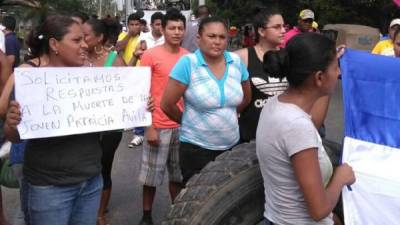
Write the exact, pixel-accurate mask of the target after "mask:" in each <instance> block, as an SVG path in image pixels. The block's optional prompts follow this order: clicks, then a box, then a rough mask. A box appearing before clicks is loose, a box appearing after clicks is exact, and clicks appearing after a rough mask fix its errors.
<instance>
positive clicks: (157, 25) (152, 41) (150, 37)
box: [139, 12, 164, 49]
mask: <svg viewBox="0 0 400 225" xmlns="http://www.w3.org/2000/svg"><path fill="white" fill-rule="evenodd" d="M163 17H164V14H162V12H155V13H154V14H153V15H151V19H150V22H151V24H150V27H151V32H147V33H141V34H140V37H139V39H140V40H144V41H146V45H147V49H149V48H152V47H154V46H157V45H162V44H164V36H163V35H162V33H161V22H162V19H163Z"/></svg>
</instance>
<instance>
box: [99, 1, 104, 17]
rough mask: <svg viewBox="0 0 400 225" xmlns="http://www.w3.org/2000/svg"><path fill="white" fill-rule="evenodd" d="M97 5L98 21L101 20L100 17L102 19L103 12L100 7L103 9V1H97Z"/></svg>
mask: <svg viewBox="0 0 400 225" xmlns="http://www.w3.org/2000/svg"><path fill="white" fill-rule="evenodd" d="M99 4H100V7H99V19H101V18H102V17H103V15H102V14H103V12H102V11H103V10H102V7H103V0H100V1H99Z"/></svg>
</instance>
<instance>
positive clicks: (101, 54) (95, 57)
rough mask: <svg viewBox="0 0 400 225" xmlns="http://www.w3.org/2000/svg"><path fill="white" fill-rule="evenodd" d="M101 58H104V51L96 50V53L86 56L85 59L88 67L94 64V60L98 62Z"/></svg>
mask: <svg viewBox="0 0 400 225" xmlns="http://www.w3.org/2000/svg"><path fill="white" fill-rule="evenodd" d="M102 58H104V51H101V52H99V53H97V52H96V54H95V55H92V57H90V55H89V56H88V58H87V61H88V63H89V67H93V66H95V64H96V62H98V61H99V60H101V59H102Z"/></svg>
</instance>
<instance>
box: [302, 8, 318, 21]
mask: <svg viewBox="0 0 400 225" xmlns="http://www.w3.org/2000/svg"><path fill="white" fill-rule="evenodd" d="M299 17H300V19H302V20H306V19H313V20H314V12H313V11H312V10H310V9H303V10H301V12H300V14H299Z"/></svg>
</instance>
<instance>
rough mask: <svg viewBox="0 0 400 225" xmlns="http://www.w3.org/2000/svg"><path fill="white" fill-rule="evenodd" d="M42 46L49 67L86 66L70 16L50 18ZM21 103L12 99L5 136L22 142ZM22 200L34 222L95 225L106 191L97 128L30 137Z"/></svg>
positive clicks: (78, 32)
mask: <svg viewBox="0 0 400 225" xmlns="http://www.w3.org/2000/svg"><path fill="white" fill-rule="evenodd" d="M42 32H43V33H42V34H40V36H41V38H40V43H41V44H40V46H41V47H42V48H43V49H45V52H44V53H45V54H47V55H48V56H49V64H48V66H51V67H77V66H82V65H84V62H85V59H86V50H87V45H86V43H85V41H84V35H83V32H82V28H81V26H80V25H79V24H78V23H76V22H75V21H74V20H72V19H71V18H69V17H65V16H52V17H49V18H47V19H46V21H45V22H44V24H43V30H42ZM20 121H21V111H20V106H19V104H18V102H16V101H11V102H10V106H9V109H8V112H7V116H6V123H5V126H4V130H5V134H6V137H7V138H8V139H10V140H12V141H13V142H18V141H19V134H18V131H17V125H18V124H19V123H20ZM24 160H25V161H24V168H23V173H24V180H23V182H22V196H23V199H22V205H23V210H24V213H25V219H26V221H27V222H28V224H31V225H47V224H48V225H54V224H74V225H84V224H85V225H86V224H87V225H94V224H96V217H97V209H98V207H99V202H100V193H101V190H102V177H101V174H100V173H101V147H100V144H99V134H98V133H88V134H79V135H70V136H62V137H52V138H38V139H31V140H29V141H28V143H27V145H26V149H25V159H24Z"/></svg>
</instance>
